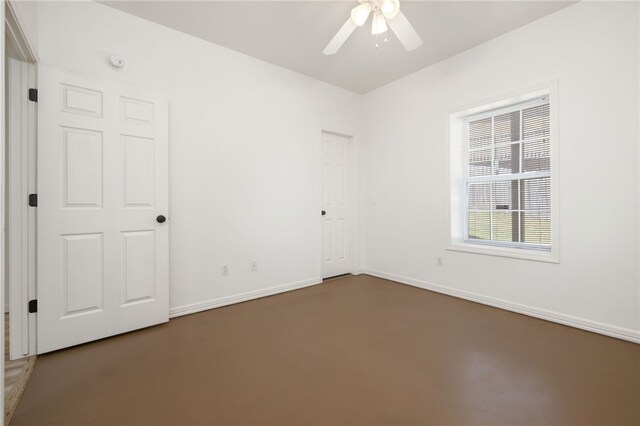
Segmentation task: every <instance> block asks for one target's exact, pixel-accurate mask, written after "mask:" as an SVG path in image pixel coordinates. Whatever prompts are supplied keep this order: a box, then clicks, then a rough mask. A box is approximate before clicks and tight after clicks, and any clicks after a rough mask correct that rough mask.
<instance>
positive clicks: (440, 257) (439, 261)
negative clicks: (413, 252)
mask: <svg viewBox="0 0 640 426" xmlns="http://www.w3.org/2000/svg"><path fill="white" fill-rule="evenodd" d="M436 265H438V266H442V256H438V257H436Z"/></svg>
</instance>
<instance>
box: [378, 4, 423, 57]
mask: <svg viewBox="0 0 640 426" xmlns="http://www.w3.org/2000/svg"><path fill="white" fill-rule="evenodd" d="M387 23H388V24H389V26H390V27H391V29H392V30H393V32H394V33H396V36H397V37H398V40H400V43H402V45H403V46H404V48H405V49H407V50H409V51H411V50H415V49H417V48H418V47H420V45H422V39H421V38H420V36H419V35H418V33H417V32H416V30H414V29H413V27H412V26H411V24H410V23H409V20H408V19H407V17H406V16H404V14H403V13H402V11H399V12H398V14H397V15H396V16H395V17H394V18H393V19H389V20H388V21H387Z"/></svg>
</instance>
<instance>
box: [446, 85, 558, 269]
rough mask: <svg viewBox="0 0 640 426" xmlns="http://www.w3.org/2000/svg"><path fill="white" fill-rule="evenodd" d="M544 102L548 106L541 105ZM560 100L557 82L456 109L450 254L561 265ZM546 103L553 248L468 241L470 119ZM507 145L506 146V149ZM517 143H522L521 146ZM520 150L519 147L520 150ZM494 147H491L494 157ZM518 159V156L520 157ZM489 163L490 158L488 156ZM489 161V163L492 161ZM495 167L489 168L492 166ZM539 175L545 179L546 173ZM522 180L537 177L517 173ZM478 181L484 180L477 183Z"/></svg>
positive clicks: (453, 118)
mask: <svg viewBox="0 0 640 426" xmlns="http://www.w3.org/2000/svg"><path fill="white" fill-rule="evenodd" d="M542 98H547V100H542ZM557 99H558V96H557V81H553V82H549V83H546V84H543V85H539V86H536V87H532V88H528V89H524V90H520V91H517V92H513V93H511V94H506V95H503V96H500V97H497V98H493V99H490V100H486V101H481V102H476V103H474V104H472V105H468V106H465V107H460V108H456V109H455V110H453V111H451V112H450V113H449V120H448V139H449V150H448V154H449V158H448V159H447V160H448V161H447V165H448V167H449V171H448V172H449V183H450V190H449V191H448V192H449V194H448V196H449V199H448V205H449V216H448V217H449V228H448V229H449V232H448V234H449V241H448V244H447V249H448V250H454V251H464V252H469V253H478V254H485V255H494V256H504V257H513V258H519V259H528V260H536V261H543V262H552V263H559V261H560V259H559V208H558V207H559V206H558V163H559V155H558V151H559V150H558V145H559V144H558V120H557V113H558V101H557ZM546 102H548V103H549V120H550V123H549V132H550V134H549V137H550V140H551V147H550V156H551V166H550V171H549V173H548V176H549V177H550V181H551V182H550V184H551V210H550V215H551V245H550V246H546V245H535V244H526V243H521V242H499V241H492V240H475V239H469V238H468V208H467V207H468V204H467V203H468V194H467V188H468V185H467V184H468V172H469V165H468V164H467V163H468V152H469V151H468V149H469V148H468V143H469V141H468V137H466V136H467V132H468V126H466V124H467V123H468V122H469V120H470V119H472V120H478V119H482V118H486V117H491V116H495V115H500V114H501V113H503V114H504V113H507V112H509V111H516V110H522V109H526V108H527V107H531V106H535V105H536V104H538V105H539V104H544V103H546ZM512 143H513V142H509V143H508V144H505V146H506V145H510V144H512ZM518 143H522V142H521V141H520V142H518ZM521 146H522V145H521ZM494 148H495V144H494V143H492V145H491V149H492V154H493V150H494ZM521 155H522V153H521ZM492 158H494V157H493V155H492ZM492 161H493V160H492ZM492 167H493V166H492ZM540 175H541V176H542V175H544V176H545V177H546V176H547V173H546V172H543V173H540ZM516 176H520V178H517V179H518V180H519V179H521V178H524V177H526V178H534V177H536V176H537V172H530V173H527V174H526V176H525V175H524V173H522V172H521V173H519V174H517V175H516ZM513 177H514V174H510V175H505V178H504V180H506V181H509V180H513ZM500 179H501V178H498V179H496V176H495V175H491V176H488V177H487V178H486V181H488V182H495V181H496V180H500ZM480 180H482V179H480ZM473 181H477V179H473Z"/></svg>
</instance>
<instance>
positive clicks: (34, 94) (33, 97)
mask: <svg viewBox="0 0 640 426" xmlns="http://www.w3.org/2000/svg"><path fill="white" fill-rule="evenodd" d="M29 100H30V101H31V102H38V89H29Z"/></svg>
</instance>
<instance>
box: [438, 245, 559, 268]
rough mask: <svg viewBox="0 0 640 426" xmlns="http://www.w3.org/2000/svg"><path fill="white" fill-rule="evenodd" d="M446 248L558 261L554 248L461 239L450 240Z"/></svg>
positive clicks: (491, 254)
mask: <svg viewBox="0 0 640 426" xmlns="http://www.w3.org/2000/svg"><path fill="white" fill-rule="evenodd" d="M447 250H450V251H460V252H466V253H475V254H484V255H488V256H500V257H511V258H514V259H523V260H533V261H537V262H547V263H560V259H559V257H558V254H557V253H556V251H554V250H551V251H546V250H527V249H521V248H511V247H499V246H488V245H481V244H473V243H466V242H463V241H452V242H450V243H449V246H448V247H447Z"/></svg>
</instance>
